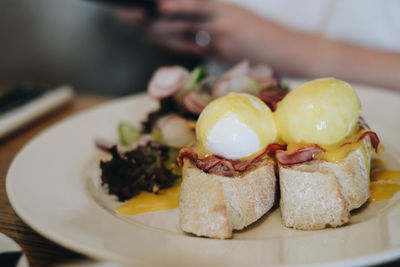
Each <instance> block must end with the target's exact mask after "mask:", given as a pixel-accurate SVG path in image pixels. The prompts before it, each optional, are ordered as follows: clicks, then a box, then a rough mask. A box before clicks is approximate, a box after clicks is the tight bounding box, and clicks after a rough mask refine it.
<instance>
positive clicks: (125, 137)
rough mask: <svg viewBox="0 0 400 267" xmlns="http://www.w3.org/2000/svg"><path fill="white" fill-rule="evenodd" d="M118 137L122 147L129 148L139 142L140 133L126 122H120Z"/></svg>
mask: <svg viewBox="0 0 400 267" xmlns="http://www.w3.org/2000/svg"><path fill="white" fill-rule="evenodd" d="M118 135H119V141H120V142H121V144H122V145H124V146H130V145H131V144H133V143H134V142H136V141H138V140H139V138H140V136H141V132H140V130H139V129H137V128H136V127H134V126H132V125H131V124H130V123H128V122H120V123H119V124H118Z"/></svg>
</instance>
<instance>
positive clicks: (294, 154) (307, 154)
mask: <svg viewBox="0 0 400 267" xmlns="http://www.w3.org/2000/svg"><path fill="white" fill-rule="evenodd" d="M324 151H325V150H324V149H323V148H322V147H320V146H318V145H309V146H305V147H301V148H299V149H296V150H294V151H283V150H277V151H276V152H275V159H276V160H277V161H278V162H279V163H280V164H282V165H294V164H298V163H304V162H307V161H310V160H312V159H313V158H314V154H315V153H320V152H324Z"/></svg>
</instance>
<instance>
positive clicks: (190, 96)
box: [183, 91, 211, 114]
mask: <svg viewBox="0 0 400 267" xmlns="http://www.w3.org/2000/svg"><path fill="white" fill-rule="evenodd" d="M210 101H211V95H210V94H209V93H207V92H204V91H191V92H189V93H187V94H186V95H185V96H184V97H183V106H184V107H185V108H186V109H187V110H188V111H189V112H190V113H193V114H200V113H201V111H202V110H203V109H204V108H205V107H206V105H207V104H208V103H209V102H210Z"/></svg>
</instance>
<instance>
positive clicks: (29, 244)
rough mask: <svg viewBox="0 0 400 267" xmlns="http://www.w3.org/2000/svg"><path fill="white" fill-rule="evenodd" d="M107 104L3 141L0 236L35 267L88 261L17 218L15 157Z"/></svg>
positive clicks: (90, 102)
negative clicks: (10, 190)
mask: <svg viewBox="0 0 400 267" xmlns="http://www.w3.org/2000/svg"><path fill="white" fill-rule="evenodd" d="M107 100H109V98H105V97H98V96H83V95H79V96H77V97H76V98H75V99H74V100H73V102H72V103H71V104H70V105H69V106H67V107H65V108H63V109H62V110H59V111H58V112H56V113H52V114H51V116H48V117H45V118H42V119H40V120H38V121H36V122H34V123H33V124H32V125H31V126H28V127H26V128H25V129H24V130H22V131H19V132H18V133H16V134H12V135H11V136H10V137H8V138H6V139H4V140H0V232H2V233H4V234H6V235H7V236H9V237H11V238H12V239H13V240H14V241H16V242H17V243H18V244H19V245H20V246H21V247H22V249H23V250H24V252H25V254H26V256H27V258H28V261H29V264H30V266H32V267H34V266H49V265H51V266H53V265H59V264H67V263H70V264H71V263H74V262H79V261H84V262H85V261H86V260H89V259H88V258H87V257H86V256H83V255H80V254H77V253H75V252H72V251H70V250H67V249H65V248H63V247H60V246H58V245H57V244H55V243H53V242H51V241H49V240H47V239H46V238H44V237H42V236H40V235H39V234H37V233H36V232H35V231H33V230H32V229H31V228H30V227H29V226H27V225H26V224H25V223H24V222H23V221H22V220H21V219H20V218H19V217H18V216H17V215H16V214H15V211H14V210H13V208H12V207H11V205H10V202H9V201H8V198H7V195H6V190H5V178H6V174H7V170H8V168H9V166H10V164H11V162H12V160H13V158H14V156H15V155H16V154H17V152H18V151H19V150H20V149H21V148H22V147H23V146H24V145H25V144H26V143H27V142H28V141H29V140H30V139H31V138H33V137H34V136H36V135H37V134H39V133H41V132H42V131H44V130H45V129H46V128H48V127H49V126H50V125H53V124H55V123H56V122H59V121H60V120H62V119H64V118H66V117H68V116H71V115H73V114H75V113H76V112H78V111H81V110H83V109H87V108H89V107H91V106H94V105H97V104H99V103H102V102H105V101H107ZM399 264H400V260H397V261H395V262H392V263H388V264H385V265H382V266H399ZM80 266H84V264H82V265H80Z"/></svg>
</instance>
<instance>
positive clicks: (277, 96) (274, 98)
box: [257, 91, 287, 111]
mask: <svg viewBox="0 0 400 267" xmlns="http://www.w3.org/2000/svg"><path fill="white" fill-rule="evenodd" d="M286 94H287V92H268V91H265V92H261V93H259V94H258V95H257V97H258V98H260V99H261V100H262V101H263V102H264V103H265V104H266V105H267V106H268V107H269V108H270V109H271V110H272V111H275V110H276V107H277V105H278V102H279V101H281V100H282V99H283V98H284V97H285V95H286Z"/></svg>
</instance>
